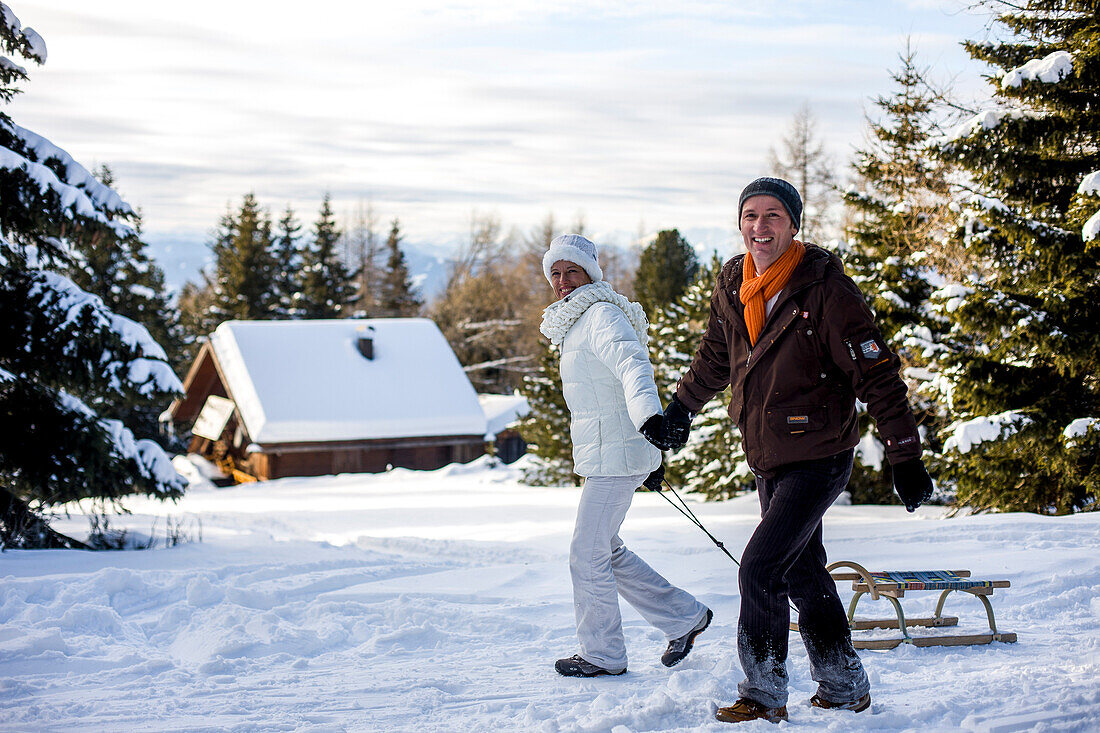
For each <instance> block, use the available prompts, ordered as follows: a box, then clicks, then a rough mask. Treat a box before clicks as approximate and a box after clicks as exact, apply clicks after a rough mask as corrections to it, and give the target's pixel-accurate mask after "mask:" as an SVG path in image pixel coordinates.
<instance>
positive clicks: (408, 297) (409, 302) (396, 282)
mask: <svg viewBox="0 0 1100 733" xmlns="http://www.w3.org/2000/svg"><path fill="white" fill-rule="evenodd" d="M379 290H380V292H379V293H378V305H377V309H378V315H379V316H382V317H389V318H400V317H408V316H416V315H419V314H420V309H421V308H422V307H423V305H424V304H423V303H421V302H420V298H419V297H417V294H416V288H415V287H414V286H413V284H412V279H411V278H410V277H409V266H408V265H407V264H406V263H405V253H404V252H402V251H401V224H400V223H399V222H398V220H397V219H394V220H393V223H392V224H391V225H390V234H389V236H388V237H387V238H386V267H385V269H384V270H383V271H382V274H381V279H380V282H379Z"/></svg>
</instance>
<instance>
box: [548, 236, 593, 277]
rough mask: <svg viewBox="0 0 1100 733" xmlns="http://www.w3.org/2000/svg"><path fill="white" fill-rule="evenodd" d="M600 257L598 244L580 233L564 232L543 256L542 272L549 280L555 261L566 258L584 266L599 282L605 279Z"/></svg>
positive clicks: (590, 275)
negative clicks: (597, 248)
mask: <svg viewBox="0 0 1100 733" xmlns="http://www.w3.org/2000/svg"><path fill="white" fill-rule="evenodd" d="M598 258H599V254H598V253H597V252H596V245H595V244H593V243H592V241H591V240H589V239H587V238H585V237H582V236H581V235H579V234H562V235H560V236H557V237H554V239H553V240H551V242H550V249H548V250H546V254H544V255H543V256H542V274H543V275H546V279H547V281H549V280H550V268H551V267H553V266H554V263H555V262H558V261H560V260H565V261H566V262H575V263H576V264H578V265H580V266H581V267H583V268H584V271H585V272H587V273H588V276H589V277H590V278H592V282H594V283H598V282H600V281H601V280H603V270H601V269H600V265H599V262H598V261H597V260H598Z"/></svg>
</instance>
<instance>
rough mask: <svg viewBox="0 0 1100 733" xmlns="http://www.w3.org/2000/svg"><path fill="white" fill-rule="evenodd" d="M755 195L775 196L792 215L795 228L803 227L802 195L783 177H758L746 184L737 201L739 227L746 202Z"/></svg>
mask: <svg viewBox="0 0 1100 733" xmlns="http://www.w3.org/2000/svg"><path fill="white" fill-rule="evenodd" d="M753 196H775V197H776V198H777V199H779V203H781V204H783V208H784V209H786V210H787V213H788V214H790V215H791V221H792V222H794V228H795V229H801V228H802V197H801V196H799V195H798V189H797V188H795V187H794V186H792V185H791V184H789V183H787V182H786V181H784V180H783V179H782V178H757V179H756V180H755V181H753V182H752V183H750V184H749V185H747V186H745V190H744V191H742V192H741V200H740V201H738V202H737V225H738V227H740V226H741V210H742V209H744V208H745V202H746V201H748V200H749V199H750V198H752V197H753Z"/></svg>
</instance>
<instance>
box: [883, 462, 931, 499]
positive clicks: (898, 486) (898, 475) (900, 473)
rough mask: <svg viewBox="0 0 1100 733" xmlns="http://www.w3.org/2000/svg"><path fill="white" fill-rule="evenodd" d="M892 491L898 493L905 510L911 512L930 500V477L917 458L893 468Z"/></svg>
mask: <svg viewBox="0 0 1100 733" xmlns="http://www.w3.org/2000/svg"><path fill="white" fill-rule="evenodd" d="M893 471H894V491H896V492H898V496H899V497H901V500H902V502H903V503H904V504H905V508H906V509H908V510H909V511H911V512H913V511H916V510H917V507H919V506H920V505H921V504H923V503H924V502H926V501H928V500H929V499H931V498H932V477H931V476H929V475H928V471H926V470H925V469H924V464H923V463H922V462H921V459H919V458H910V459H909V460H908V461H902V462H901V463H899V464H897V465H895V466H893Z"/></svg>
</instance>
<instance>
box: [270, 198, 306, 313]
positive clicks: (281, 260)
mask: <svg viewBox="0 0 1100 733" xmlns="http://www.w3.org/2000/svg"><path fill="white" fill-rule="evenodd" d="M301 231H302V225H301V224H299V223H298V220H297V219H296V218H295V217H294V209H292V208H291V206H290V204H287V206H286V211H284V212H283V216H282V218H281V219H279V224H278V229H277V230H276V234H275V239H274V241H273V243H272V249H271V253H272V258H273V260H274V263H273V265H274V277H273V285H274V287H275V307H274V312H273V315H275V316H276V317H278V318H296V317H298V316H299V315H300V314H301V308H300V307H299V304H298V300H299V299H300V295H299V294H300V293H301V291H302V280H301V271H302V251H301V244H300V239H301Z"/></svg>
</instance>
